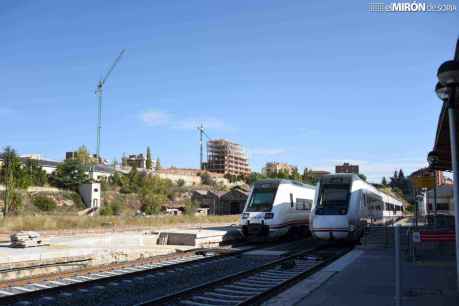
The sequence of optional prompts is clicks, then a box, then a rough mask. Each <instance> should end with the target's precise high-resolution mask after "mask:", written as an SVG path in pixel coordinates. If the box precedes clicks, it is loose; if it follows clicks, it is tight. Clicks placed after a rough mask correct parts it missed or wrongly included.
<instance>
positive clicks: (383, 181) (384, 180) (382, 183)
mask: <svg viewBox="0 0 459 306" xmlns="http://www.w3.org/2000/svg"><path fill="white" fill-rule="evenodd" d="M381 185H383V186H387V180H386V177H385V176H383V178H382V181H381Z"/></svg>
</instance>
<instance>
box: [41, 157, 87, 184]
mask: <svg viewBox="0 0 459 306" xmlns="http://www.w3.org/2000/svg"><path fill="white" fill-rule="evenodd" d="M86 170H87V169H86V167H85V166H83V165H82V164H81V162H80V161H79V160H76V159H75V160H70V159H69V160H65V161H64V162H63V163H61V164H59V165H58V166H57V169H56V171H54V172H53V174H52V175H51V177H50V179H51V183H52V184H53V185H55V186H56V187H60V188H66V189H72V190H75V191H76V190H78V186H79V185H80V184H84V183H88V182H89V176H88V175H87V174H86Z"/></svg>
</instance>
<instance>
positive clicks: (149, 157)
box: [146, 147, 153, 170]
mask: <svg viewBox="0 0 459 306" xmlns="http://www.w3.org/2000/svg"><path fill="white" fill-rule="evenodd" d="M146 166H147V169H148V170H153V161H152V160H151V150H150V147H147V161H146Z"/></svg>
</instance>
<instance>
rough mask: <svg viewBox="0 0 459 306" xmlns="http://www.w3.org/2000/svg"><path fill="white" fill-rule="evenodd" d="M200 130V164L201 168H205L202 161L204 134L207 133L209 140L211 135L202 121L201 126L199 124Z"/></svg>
mask: <svg viewBox="0 0 459 306" xmlns="http://www.w3.org/2000/svg"><path fill="white" fill-rule="evenodd" d="M198 131H199V144H200V146H201V148H200V152H199V153H200V154H199V161H200V166H199V168H200V169H201V170H204V169H203V168H204V167H203V163H202V158H203V156H202V154H203V150H202V136H203V135H205V136H206V137H207V139H209V140H210V137H209V135H207V133H206V131H205V130H204V126H203V125H202V123H201V125H200V126H198Z"/></svg>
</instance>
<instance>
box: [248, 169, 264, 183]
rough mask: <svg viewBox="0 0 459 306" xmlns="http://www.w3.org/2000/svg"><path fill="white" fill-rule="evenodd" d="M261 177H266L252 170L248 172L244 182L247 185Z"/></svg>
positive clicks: (261, 178)
mask: <svg viewBox="0 0 459 306" xmlns="http://www.w3.org/2000/svg"><path fill="white" fill-rule="evenodd" d="M263 179H266V176H264V175H263V174H261V173H258V172H252V173H250V175H249V176H247V178H246V180H245V182H246V183H247V184H248V185H253V184H254V183H255V182H256V181H259V180H263Z"/></svg>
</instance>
